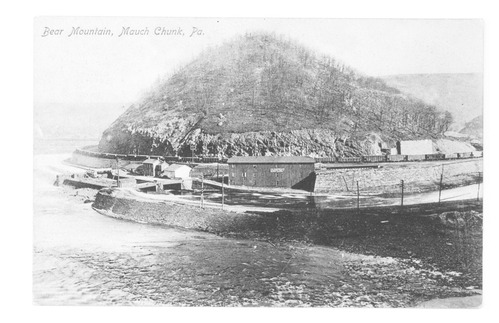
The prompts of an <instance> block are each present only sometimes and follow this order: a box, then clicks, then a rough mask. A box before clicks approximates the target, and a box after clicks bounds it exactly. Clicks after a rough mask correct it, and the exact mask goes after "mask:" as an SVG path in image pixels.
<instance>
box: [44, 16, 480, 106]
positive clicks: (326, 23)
mask: <svg viewBox="0 0 499 323" xmlns="http://www.w3.org/2000/svg"><path fill="white" fill-rule="evenodd" d="M78 27H79V28H80V29H84V30H88V29H95V28H98V29H100V30H108V31H109V33H112V35H105V36H97V35H89V36H85V35H74V34H72V31H73V28H78ZM127 27H129V28H130V30H145V29H147V30H148V34H147V35H125V36H119V35H120V34H121V33H122V30H123V28H127ZM163 27H164V28H165V29H167V30H177V31H178V30H179V28H180V29H181V30H182V31H183V36H178V35H155V31H156V28H160V29H161V28H163ZM251 31H269V32H275V33H276V34H278V35H284V36H287V37H289V38H291V39H293V40H296V41H297V42H299V43H301V44H303V45H305V46H307V47H308V48H310V49H312V50H314V51H316V52H317V53H318V54H326V55H330V56H332V57H334V58H335V59H337V60H339V61H342V62H343V63H345V64H347V65H349V66H350V67H352V68H354V69H355V70H357V71H359V72H361V73H363V74H367V75H370V76H383V75H393V74H420V73H482V72H483V24H482V21H481V20H450V19H445V20H400V19H263V18H257V19H241V18H220V19H216V18H202V19H191V18H111V17H101V18H96V17H93V18H92V17H87V18H84V17H74V18H70V17H38V18H35V21H34V101H35V106H36V105H37V104H39V105H40V104H41V105H43V104H46V103H53V102H57V103H63V104H79V105H81V104H83V105H84V104H86V103H97V102H100V103H102V102H112V103H123V104H129V103H131V102H134V101H136V100H138V99H139V98H140V95H141V94H142V93H144V92H145V91H147V90H149V89H150V88H151V86H152V85H153V84H154V83H155V82H157V80H158V79H161V78H165V77H167V75H171V73H172V72H174V70H175V69H177V68H179V67H181V66H182V65H184V64H186V63H188V62H189V61H190V60H192V59H194V58H195V57H196V56H197V55H199V54H200V53H201V52H202V51H203V50H204V49H206V48H209V47H212V46H217V45H219V44H221V43H223V42H224V41H227V40H230V39H231V38H233V37H234V36H236V35H239V34H242V33H245V32H251ZM193 32H194V34H193ZM71 34H72V35H71ZM191 34H192V36H191ZM70 35H71V36H70Z"/></svg>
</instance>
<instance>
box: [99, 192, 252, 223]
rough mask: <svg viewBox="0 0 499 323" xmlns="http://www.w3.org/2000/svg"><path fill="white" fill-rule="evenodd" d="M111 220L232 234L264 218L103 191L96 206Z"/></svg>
mask: <svg viewBox="0 0 499 323" xmlns="http://www.w3.org/2000/svg"><path fill="white" fill-rule="evenodd" d="M92 206H93V207H94V208H95V209H97V210H101V211H105V213H106V214H107V215H108V216H111V217H114V218H118V219H125V220H129V221H134V222H140V223H150V224H162V225H171V226H177V227H182V228H187V229H195V230H201V231H206V232H211V233H221V232H231V231H232V230H231V228H232V227H234V228H235V227H240V226H244V225H248V224H249V223H252V222H257V221H258V220H259V219H260V218H261V215H256V214H249V213H237V212H233V211H228V210H222V209H220V208H208V207H206V208H200V207H199V206H191V205H184V204H176V203H173V202H164V201H140V200H137V199H133V198H126V197H122V196H120V191H119V190H101V191H99V192H98V193H97V195H96V197H95V201H94V203H93V205H92Z"/></svg>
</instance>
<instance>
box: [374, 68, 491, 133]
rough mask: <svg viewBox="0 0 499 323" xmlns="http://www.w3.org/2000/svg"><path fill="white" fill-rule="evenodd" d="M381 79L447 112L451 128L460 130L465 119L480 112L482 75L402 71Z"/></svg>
mask: <svg viewBox="0 0 499 323" xmlns="http://www.w3.org/2000/svg"><path fill="white" fill-rule="evenodd" d="M382 79H383V80H384V81H385V82H386V83H387V84H388V85H389V86H392V87H395V88H397V89H399V90H401V91H403V92H405V93H408V94H410V95H412V96H414V97H417V98H419V99H422V100H423V101H425V102H427V103H428V104H432V105H435V106H437V107H439V108H441V109H443V110H446V111H449V112H450V113H451V114H452V116H453V120H454V122H453V125H452V127H451V128H452V129H453V130H456V131H459V130H460V129H461V128H462V127H463V126H464V124H465V123H466V122H468V121H471V120H472V119H473V118H476V117H478V116H480V115H482V114H483V112H482V109H483V76H482V74H404V75H391V76H384V77H382Z"/></svg>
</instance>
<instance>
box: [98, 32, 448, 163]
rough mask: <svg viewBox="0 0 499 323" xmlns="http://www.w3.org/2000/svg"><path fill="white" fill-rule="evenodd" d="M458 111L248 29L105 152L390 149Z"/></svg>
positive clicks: (347, 152) (179, 75)
mask: <svg viewBox="0 0 499 323" xmlns="http://www.w3.org/2000/svg"><path fill="white" fill-rule="evenodd" d="M451 121H452V120H449V116H448V115H447V114H445V113H443V112H442V111H439V110H438V109H436V107H434V106H430V105H427V104H425V103H424V102H422V101H420V100H417V99H414V98H410V97H407V96H406V95H404V94H403V93H401V92H400V91H398V90H397V89H395V88H391V87H389V86H387V85H386V84H385V83H384V82H383V81H382V80H380V79H377V78H371V77H366V76H363V75H360V74H359V73H357V72H355V71H353V70H352V69H350V68H349V67H347V66H344V65H343V64H341V63H338V62H337V61H335V60H334V59H333V58H330V57H319V56H318V55H316V54H315V53H313V52H311V51H310V50H308V49H306V48H304V47H302V46H300V45H299V44H296V43H294V42H292V41H289V40H286V39H283V38H281V37H276V36H274V35H269V34H246V35H244V36H241V37H239V38H236V39H234V40H232V41H229V42H227V43H225V44H223V45H221V46H219V47H217V48H211V49H209V50H206V51H205V52H204V53H202V54H201V55H200V56H199V57H198V58H197V59H195V60H194V61H193V62H191V63H190V64H188V65H186V66H185V67H183V68H181V69H180V70H178V71H177V72H176V73H174V74H173V75H172V76H171V77H170V78H169V79H168V80H167V81H166V82H164V83H163V84H160V85H159V86H158V87H157V89H155V90H154V91H152V92H151V93H149V94H147V95H146V96H145V97H144V98H143V99H142V100H141V101H140V102H138V103H137V104H134V105H132V106H131V107H130V108H129V109H128V110H127V111H126V112H125V113H124V114H123V115H122V116H120V117H119V118H118V119H117V120H116V121H115V122H114V123H113V124H112V125H111V127H110V128H108V129H107V130H106V131H105V132H104V134H103V136H102V139H101V141H100V144H99V149H100V150H101V151H103V152H113V153H126V154H130V153H131V154H155V155H181V156H190V155H191V151H190V148H191V146H194V147H195V154H197V155H200V154H203V155H205V156H206V155H208V156H209V155H212V156H220V155H223V156H228V157H230V156H234V155H310V156H347V157H348V156H356V155H373V154H380V153H381V150H380V148H381V146H382V144H383V143H388V144H390V145H393V144H394V142H395V141H396V140H401V139H416V138H435V137H438V136H439V135H440V134H441V133H442V132H443V131H445V130H447V128H448V126H449V124H450V122H451Z"/></svg>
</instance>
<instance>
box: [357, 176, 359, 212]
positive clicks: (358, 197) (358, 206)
mask: <svg viewBox="0 0 499 323" xmlns="http://www.w3.org/2000/svg"><path fill="white" fill-rule="evenodd" d="M359 209H360V193H359V181H357V212H358V211H359Z"/></svg>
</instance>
